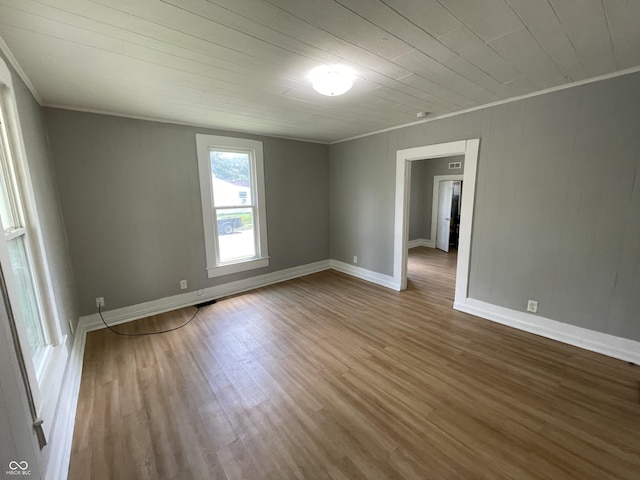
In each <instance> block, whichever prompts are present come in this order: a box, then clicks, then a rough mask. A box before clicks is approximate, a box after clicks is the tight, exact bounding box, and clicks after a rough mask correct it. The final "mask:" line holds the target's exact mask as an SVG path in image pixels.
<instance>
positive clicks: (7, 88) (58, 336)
mask: <svg viewBox="0 0 640 480" xmlns="http://www.w3.org/2000/svg"><path fill="white" fill-rule="evenodd" d="M25 150H26V149H25V145H24V139H23V137H22V131H21V124H20V119H19V114H18V105H17V100H16V96H15V90H14V88H13V79H12V75H11V72H10V70H9V68H8V67H7V65H6V63H4V61H3V60H2V59H0V225H1V227H2V228H1V229H0V230H2V241H0V267H1V273H2V275H1V277H0V280H2V281H0V289H1V290H2V296H3V297H4V298H5V301H6V302H7V313H8V316H9V327H10V329H11V331H12V333H13V338H14V345H15V346H16V351H17V353H18V359H17V360H18V362H19V363H20V366H21V368H20V370H21V374H22V377H23V379H24V381H25V386H26V387H27V393H28V401H29V408H30V410H31V415H32V417H33V427H34V428H35V429H36V431H38V432H39V433H38V439H39V441H40V446H41V447H42V446H43V445H44V444H45V443H46V438H47V436H48V435H49V433H50V432H51V429H52V427H53V421H54V416H55V411H56V407H57V404H58V398H59V394H60V388H61V385H62V379H63V375H64V372H65V366H66V364H67V358H68V350H67V345H66V338H67V337H66V335H64V334H63V332H62V328H61V325H60V321H59V318H58V311H57V304H56V299H55V296H54V294H53V287H52V283H51V277H50V275H49V270H48V262H47V257H46V251H45V244H44V238H43V235H42V232H41V228H40V220H39V217H38V211H37V208H36V201H35V193H34V190H33V185H32V182H31V175H30V170H29V165H28V162H27V158H26V153H25Z"/></svg>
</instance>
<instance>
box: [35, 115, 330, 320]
mask: <svg viewBox="0 0 640 480" xmlns="http://www.w3.org/2000/svg"><path fill="white" fill-rule="evenodd" d="M46 117H47V127H48V131H49V136H50V138H51V149H52V153H53V158H54V161H55V165H56V174H57V181H58V185H59V188H60V193H61V195H60V197H61V202H62V208H63V212H64V214H65V218H66V219H67V222H66V224H67V231H68V235H69V243H70V251H71V258H72V264H73V271H74V274H75V278H76V280H77V285H78V296H79V299H80V306H81V314H82V315H87V314H90V313H94V312H95V298H96V297H99V296H101V297H104V298H105V303H106V309H107V310H111V309H114V308H119V307H124V306H130V305H135V304H138V303H141V302H146V301H151V300H156V299H159V298H163V297H168V296H171V295H176V294H179V293H184V291H182V290H180V289H179V281H180V280H182V279H186V280H187V282H188V285H189V288H188V290H187V291H194V290H198V289H203V288H206V287H209V286H213V285H216V284H221V283H225V282H229V281H233V280H238V279H241V278H246V277H249V276H254V275H259V274H263V273H267V272H272V271H276V270H281V269H285V268H288V267H293V266H297V265H304V264H307V263H311V262H316V261H319V260H326V259H328V258H329V187H328V177H329V165H328V159H327V155H328V152H327V150H328V148H327V146H326V145H320V144H314V143H308V142H301V141H293V140H284V139H278V138H269V137H260V136H256V135H245V134H239V133H235V134H234V133H230V132H221V131H217V130H207V129H203V128H196V127H189V126H183V125H175V124H163V123H156V122H149V121H143V120H133V119H128V118H122V117H115V116H107V115H98V114H89V113H81V112H75V111H70V110H61V109H47V110H46ZM196 133H211V134H222V135H231V136H242V137H246V138H252V139H257V140H262V142H263V144H264V161H265V183H266V185H265V187H266V200H267V230H268V239H269V254H270V256H271V261H270V265H269V267H268V268H264V269H259V270H254V271H252V272H242V273H239V274H233V275H228V276H224V277H219V278H214V279H209V278H207V274H206V270H205V248H204V230H203V225H202V207H201V203H200V185H199V180H198V164H197V158H196V144H195V135H196Z"/></svg>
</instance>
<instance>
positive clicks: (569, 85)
mask: <svg viewBox="0 0 640 480" xmlns="http://www.w3.org/2000/svg"><path fill="white" fill-rule="evenodd" d="M637 72H640V67H632V68H627V69H625V70H620V71H617V72H613V73H606V74H604V75H598V76H597V77H592V78H586V79H584V80H578V81H575V82H571V83H566V84H564V85H558V86H555V87H550V88H545V89H544V90H538V91H537V92H532V93H527V94H526V95H519V96H517V97H511V98H505V99H504V100H498V101H497V102H491V103H487V104H484V105H477V106H475V107H471V108H467V109H464V110H460V111H457V112H451V113H445V114H442V115H437V116H435V117H430V118H426V119H424V120H417V121H415V122H410V123H405V124H403V125H397V126H395V127H389V128H384V129H382V130H376V131H375V132H369V133H363V134H362V135H356V136H355V137H349V138H345V139H343V140H336V141H335V142H328V143H329V145H335V144H337V143H342V142H348V141H351V140H356V139H358V138H364V137H370V136H371V135H377V134H379V133H384V132H391V131H393V130H399V129H401V128H405V127H411V126H413V125H419V124H421V123H427V122H433V121H434V120H442V119H443V118H449V117H455V116H457V115H462V114H465V113H470V112H475V111H476V110H482V109H484V108H490V107H496V106H498V105H504V104H505V103H512V102H517V101H519V100H524V99H526V98H531V97H537V96H539V95H546V94H547V93H552V92H557V91H559V90H566V89H568V88H574V87H579V86H580V85H586V84H588V83H595V82H601V81H603V80H608V79H611V78H616V77H622V76H624V75H630V74H632V73H637Z"/></svg>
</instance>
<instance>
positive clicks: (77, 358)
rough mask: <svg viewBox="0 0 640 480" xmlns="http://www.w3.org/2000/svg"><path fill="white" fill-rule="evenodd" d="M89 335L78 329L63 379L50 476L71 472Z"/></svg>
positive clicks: (60, 479) (59, 479)
mask: <svg viewBox="0 0 640 480" xmlns="http://www.w3.org/2000/svg"><path fill="white" fill-rule="evenodd" d="M86 338H87V332H86V330H83V329H82V327H80V326H79V328H77V329H76V333H75V337H74V340H73V346H72V347H71V354H70V356H69V362H68V363H67V368H66V372H65V375H64V379H63V381H62V388H61V394H60V399H59V401H58V409H57V410H56V419H55V425H54V431H53V436H52V438H51V442H50V443H51V452H49V463H48V464H47V473H46V476H45V479H46V480H66V478H67V476H68V472H69V461H70V460H71V443H72V441H73V429H74V427H75V423H76V410H77V406H78V395H79V393H80V379H81V378H82V362H83V359H84V346H85V342H86Z"/></svg>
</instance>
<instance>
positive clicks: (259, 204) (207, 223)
mask: <svg viewBox="0 0 640 480" xmlns="http://www.w3.org/2000/svg"><path fill="white" fill-rule="evenodd" d="M196 148H197V156H198V172H199V175H200V195H201V200H202V223H203V225H204V241H205V250H206V259H207V265H206V269H207V275H208V277H209V278H214V277H220V276H223V275H229V274H232V273H238V272H244V271H247V270H253V269H256V268H263V267H267V266H269V250H268V245H267V211H266V198H265V189H264V152H263V147H262V142H260V141H257V140H249V139H246V138H236V137H224V136H220V135H205V134H196ZM212 148H219V149H225V148H229V149H242V150H250V151H252V152H253V156H254V160H255V165H254V169H253V173H254V175H255V190H257V191H254V192H253V195H254V198H255V199H256V207H255V218H254V224H255V225H257V226H258V231H257V236H256V257H253V258H250V259H247V260H239V261H236V262H225V263H223V264H218V263H217V254H216V252H217V248H218V228H217V222H216V219H215V214H214V210H213V208H212V205H213V184H212V180H211V160H210V151H211V149H212Z"/></svg>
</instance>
